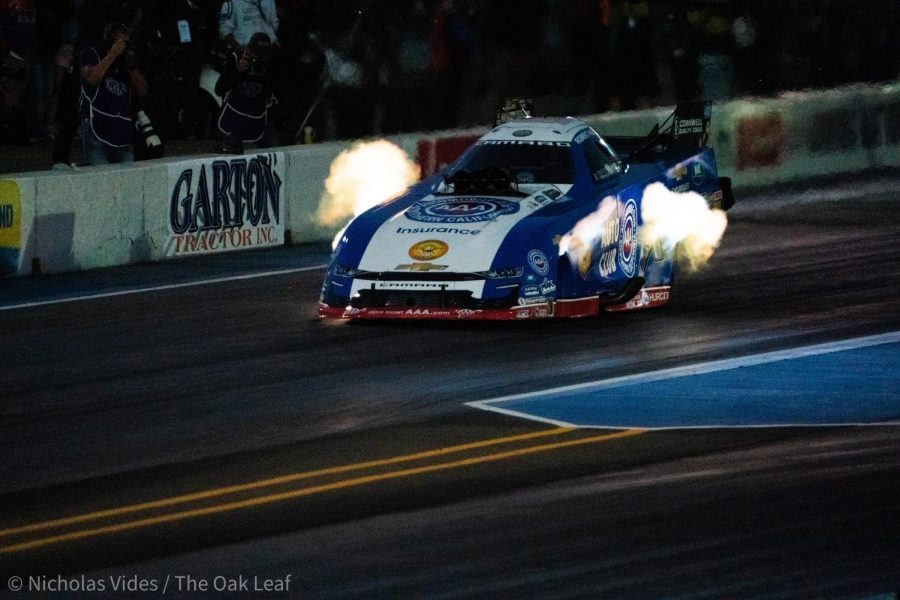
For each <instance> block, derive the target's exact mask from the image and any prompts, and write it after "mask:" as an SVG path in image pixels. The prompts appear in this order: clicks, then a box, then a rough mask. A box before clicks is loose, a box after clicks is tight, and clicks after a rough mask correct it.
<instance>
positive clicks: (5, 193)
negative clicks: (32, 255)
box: [0, 181, 22, 275]
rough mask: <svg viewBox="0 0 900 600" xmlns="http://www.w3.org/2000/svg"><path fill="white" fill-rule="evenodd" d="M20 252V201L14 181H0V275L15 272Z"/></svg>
mask: <svg viewBox="0 0 900 600" xmlns="http://www.w3.org/2000/svg"><path fill="white" fill-rule="evenodd" d="M21 254H22V202H21V198H20V197H19V186H18V184H17V183H16V182H15V181H0V275H8V274H10V273H15V272H16V270H17V269H18V268H19V257H20V256H21Z"/></svg>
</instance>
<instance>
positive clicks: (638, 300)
mask: <svg viewBox="0 0 900 600" xmlns="http://www.w3.org/2000/svg"><path fill="white" fill-rule="evenodd" d="M671 289H672V288H671V287H670V286H659V287H650V288H641V289H640V290H639V291H638V293H637V294H636V295H635V296H634V297H633V298H632V299H631V300H629V301H628V302H625V303H624V304H616V305H614V306H603V308H602V310H604V311H606V312H624V311H633V310H644V309H647V308H656V307H659V306H665V305H666V304H668V303H669V296H670V292H671ZM600 312H601V307H600V298H599V297H598V296H588V297H586V298H573V299H566V300H548V301H547V302H544V303H541V304H531V305H526V306H513V307H510V308H502V309H475V308H387V307H384V308H353V307H350V306H345V307H340V306H329V305H327V304H324V303H322V302H320V303H319V317H320V318H322V319H360V320H365V319H369V320H375V319H398V320H410V319H416V320H432V321H435V320H438V321H522V320H526V319H552V318H559V319H574V318H579V317H594V316H597V315H599V314H600Z"/></svg>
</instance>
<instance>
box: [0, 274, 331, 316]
mask: <svg viewBox="0 0 900 600" xmlns="http://www.w3.org/2000/svg"><path fill="white" fill-rule="evenodd" d="M326 266H327V265H324V264H322V265H313V266H310V267H298V268H296V269H282V270H280V271H266V272H264V273H246V274H244V275H232V276H229V277H216V278H215V279H200V280H196V281H185V282H182V283H171V284H167V285H156V286H151V287H138V288H132V289H126V290H116V291H115V292H101V293H98V294H86V295H83V296H70V297H67V298H54V299H52V300H39V301H37V302H23V303H21V304H10V305H9V306H0V311H5V310H17V309H20V308H34V307H36V306H48V305H52V304H66V303H68V302H82V301H84V300H97V299H99V298H114V297H116V296H131V295H133V294H146V293H148V292H162V291H166V290H175V289H178V288H186V287H196V286H200V285H211V284H214V283H227V282H229V281H244V280H247V279H260V278H262V277H275V276H277V275H290V274H291V273H303V272H305V271H318V270H320V269H324V268H325V267H326Z"/></svg>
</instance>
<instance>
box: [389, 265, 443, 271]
mask: <svg viewBox="0 0 900 600" xmlns="http://www.w3.org/2000/svg"><path fill="white" fill-rule="evenodd" d="M447 267H449V265H433V264H431V263H413V264H411V265H397V266H396V267H395V268H394V270H395V271H415V272H417V273H428V272H429V271H444V270H446V269H447Z"/></svg>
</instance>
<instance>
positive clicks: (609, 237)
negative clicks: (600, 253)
mask: <svg viewBox="0 0 900 600" xmlns="http://www.w3.org/2000/svg"><path fill="white" fill-rule="evenodd" d="M618 239H619V219H618V217H617V218H615V219H611V220H609V221H607V222H606V223H604V224H603V232H602V233H601V235H600V246H601V247H603V248H606V247H608V246H612V245H613V244H615V243H616V241H618Z"/></svg>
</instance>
